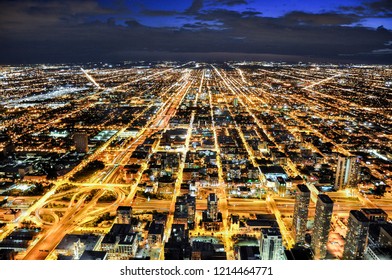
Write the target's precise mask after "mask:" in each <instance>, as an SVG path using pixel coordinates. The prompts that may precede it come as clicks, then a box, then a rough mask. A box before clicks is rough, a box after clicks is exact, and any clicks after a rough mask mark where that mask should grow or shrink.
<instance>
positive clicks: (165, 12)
mask: <svg viewBox="0 0 392 280" xmlns="http://www.w3.org/2000/svg"><path fill="white" fill-rule="evenodd" d="M142 14H143V15H145V16H152V17H161V16H173V15H178V14H179V12H178V11H175V10H147V9H145V10H143V11H142Z"/></svg>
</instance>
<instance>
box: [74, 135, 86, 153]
mask: <svg viewBox="0 0 392 280" xmlns="http://www.w3.org/2000/svg"><path fill="white" fill-rule="evenodd" d="M73 138H74V142H75V148H76V151H77V152H78V153H87V152H88V136H87V134H86V133H75V134H74V137H73Z"/></svg>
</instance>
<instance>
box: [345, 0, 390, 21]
mask: <svg viewBox="0 0 392 280" xmlns="http://www.w3.org/2000/svg"><path fill="white" fill-rule="evenodd" d="M340 9H341V10H343V11H349V12H353V13H356V14H358V15H362V16H371V17H391V16H392V1H391V0H380V1H372V2H369V1H364V2H363V3H362V4H361V5H358V6H341V7H340Z"/></svg>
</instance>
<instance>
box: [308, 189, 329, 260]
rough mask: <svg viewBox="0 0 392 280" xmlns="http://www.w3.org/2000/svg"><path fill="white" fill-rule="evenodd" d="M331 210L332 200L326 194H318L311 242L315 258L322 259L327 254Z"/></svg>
mask: <svg viewBox="0 0 392 280" xmlns="http://www.w3.org/2000/svg"><path fill="white" fill-rule="evenodd" d="M332 211H333V201H332V200H331V198H330V197H329V196H328V195H326V194H319V195H318V197H317V203H316V213H315V218H314V228H313V235H312V242H311V247H312V250H313V253H314V258H315V259H324V258H325V257H326V255H327V242H328V235H329V229H330V227H331V217H332Z"/></svg>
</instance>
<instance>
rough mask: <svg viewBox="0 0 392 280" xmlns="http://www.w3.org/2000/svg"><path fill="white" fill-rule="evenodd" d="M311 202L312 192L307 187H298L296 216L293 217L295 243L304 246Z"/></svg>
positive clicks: (295, 206) (301, 185) (295, 207)
mask: <svg viewBox="0 0 392 280" xmlns="http://www.w3.org/2000/svg"><path fill="white" fill-rule="evenodd" d="M309 201H310V191H309V189H308V187H307V186H305V185H303V184H300V185H298V189H297V193H296V194H295V205H294V216H293V232H294V236H295V243H297V244H304V242H305V233H306V224H307V222H308V208H309Z"/></svg>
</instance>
